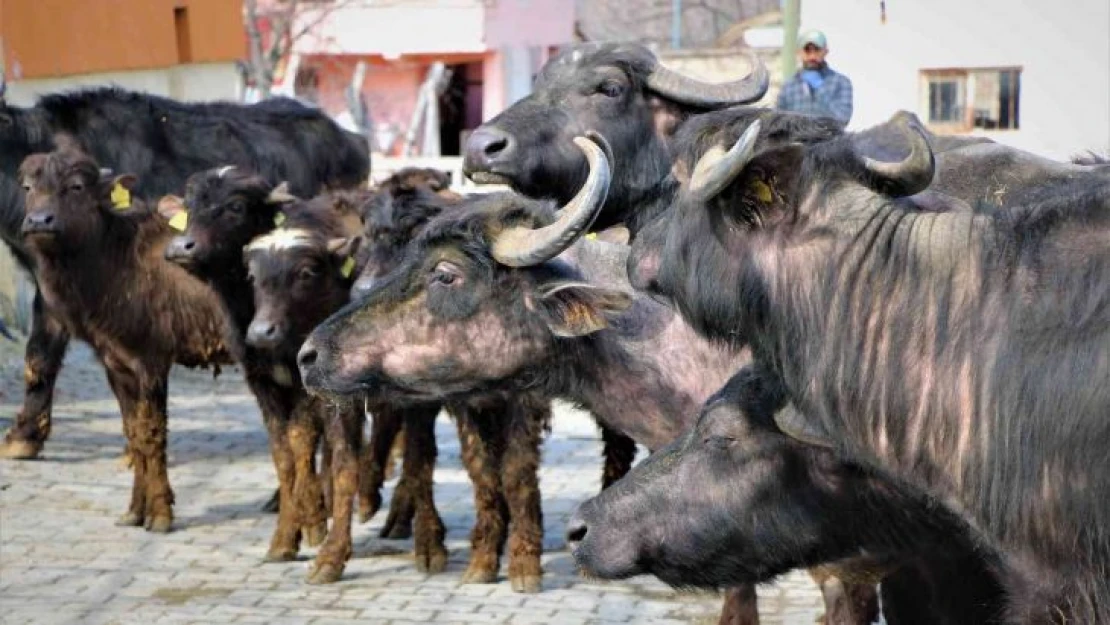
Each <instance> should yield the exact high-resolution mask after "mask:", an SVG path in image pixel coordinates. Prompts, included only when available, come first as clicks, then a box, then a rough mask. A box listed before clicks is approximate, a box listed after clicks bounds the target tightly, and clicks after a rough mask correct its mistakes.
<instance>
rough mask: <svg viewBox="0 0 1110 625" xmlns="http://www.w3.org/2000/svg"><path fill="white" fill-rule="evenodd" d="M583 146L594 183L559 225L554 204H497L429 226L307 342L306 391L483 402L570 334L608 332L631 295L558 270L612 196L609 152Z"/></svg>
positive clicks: (489, 200)
mask: <svg viewBox="0 0 1110 625" xmlns="http://www.w3.org/2000/svg"><path fill="white" fill-rule="evenodd" d="M578 145H579V146H580V148H581V149H582V150H583V151H584V152H585V153H586V154H587V158H588V160H589V162H590V164H591V173H590V175H589V176H588V177H587V181H586V183H585V184H584V185H583V187H582V189H580V191H579V193H578V194H577V195H576V196H575V197H574V198H573V199H572V200H571V201H570V202H569V203H568V204H567V205H566V206H564V207H563V208H562V209H561V210H560V211H559V212H558V213H557V216H556V217H555V218H554V219H553V220H552V219H551V216H550V212H549V208H548V205H547V204H545V203H542V202H536V201H531V200H526V199H524V198H521V197H519V196H516V195H514V194H496V195H490V196H485V197H480V198H474V199H472V200H470V201H468V202H466V203H465V204H463V205H460V206H458V207H456V208H454V209H452V210H451V211H449V212H447V213H445V214H444V215H442V216H440V217H439V218H437V219H435V220H432V221H431V222H430V223H428V225H427V226H426V227H424V228H423V230H422V231H421V232H420V234H419V235H418V236H417V238H416V239H415V240H414V241H413V242H412V243H411V244H410V245H409V247H408V249H407V252H406V257H405V260H404V262H403V263H402V265H401V266H400V267H399V268H398V269H397V270H396V271H394V272H392V273H391V274H390V275H389V276H388V277H386V278H385V279H384V280H382V281H381V283H380V284H378V285H377V286H375V287H374V289H373V290H372V291H371V292H370V293H369V294H368V295H367V296H365V297H364V298H362V299H360V300H358V301H356V302H353V303H352V304H350V305H348V306H347V307H345V308H344V309H343V310H341V311H339V312H338V313H336V314H335V315H334V316H332V317H331V318H330V319H328V320H327V321H326V322H324V323H323V324H322V325H320V326H319V327H318V328H317V329H316V330H315V331H314V332H313V333H312V335H311V336H310V337H309V339H308V340H307V341H306V342H305V345H304V347H303V348H302V350H301V353H300V356H299V364H300V367H301V371H302V374H303V376H304V380H305V384H306V386H308V387H309V388H310V389H313V390H316V391H323V392H331V393H355V392H361V391H368V390H369V391H374V392H377V393H382V392H389V391H396V392H395V393H394V394H395V395H398V396H399V398H400V397H403V396H408V397H415V398H427V397H437V398H439V397H445V396H448V395H451V394H456V393H464V392H471V391H474V390H477V389H478V388H480V387H481V386H482V385H483V384H485V383H487V382H493V381H495V380H502V379H505V378H508V377H512V376H513V375H514V374H515V373H517V372H521V371H523V370H526V369H529V368H530V367H533V366H534V365H535V364H536V363H537V362H539V361H540V360H542V355H543V353H544V350H546V349H549V348H550V345H551V343H552V342H553V341H555V340H556V339H557V338H558V337H560V336H577V335H580V334H586V333H590V332H593V331H595V330H597V329H599V328H601V327H604V326H605V323H606V321H605V315H606V314H607V313H608V312H611V311H613V310H618V309H621V308H622V307H623V306H627V305H628V299H629V298H628V296H627V295H626V294H625V293H623V292H613V291H609V290H606V289H600V288H595V287H593V286H591V285H587V284H583V283H581V281H579V280H575V279H573V277H571V276H568V275H567V272H566V271H565V270H561V268H560V266H559V265H558V263H547V262H546V261H548V260H549V259H551V258H553V257H555V256H557V255H558V254H559V253H560V252H562V251H563V250H564V249H566V248H567V247H568V246H569V245H570V244H571V243H572V242H573V241H574V240H575V239H576V238H577V236H578V235H579V234H581V232H582V231H584V230H585V229H586V228H588V227H589V225H590V223H591V222H592V221H593V219H594V216H595V214H596V211H597V209H598V207H599V206H600V205H601V203H602V202H603V201H604V198H605V193H606V189H607V187H608V182H609V165H608V159H607V158H606V155H605V150H604V148H603V147H602V146H600V145H599V144H597V143H595V142H593V141H591V140H587V139H584V138H580V139H578ZM518 268H524V269H518Z"/></svg>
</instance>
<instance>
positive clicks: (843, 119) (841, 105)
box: [778, 30, 852, 126]
mask: <svg viewBox="0 0 1110 625" xmlns="http://www.w3.org/2000/svg"><path fill="white" fill-rule="evenodd" d="M798 48H799V50H798V57H799V58H800V59H801V61H802V70H801V71H800V72H797V73H796V74H794V76H793V77H792V78H791V79H790V80H788V81H786V82H785V83H783V85H782V91H780V92H779V99H778V108H779V109H780V110H783V111H793V112H795V113H804V114H806V115H820V116H823V117H832V118H833V119H835V120H837V121H839V122H840V123H841V124H843V125H845V126H847V125H848V120H849V119H851V118H852V81H851V80H848V77H847V76H845V75H844V74H841V73H839V72H834V71H833V70H832V68H830V67H829V64H828V63H826V62H825V56H827V55H828V53H829V45H828V41H827V40H826V39H825V33H823V32H821V31H819V30H811V31H809V32H806V33H803V34H802V36H801V37H799V38H798Z"/></svg>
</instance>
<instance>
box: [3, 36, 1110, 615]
mask: <svg viewBox="0 0 1110 625" xmlns="http://www.w3.org/2000/svg"><path fill="white" fill-rule="evenodd" d="M752 67H753V69H752V71H751V73H750V74H749V75H748V76H746V77H744V78H742V79H739V80H736V81H733V82H730V83H722V84H709V83H704V82H700V81H698V80H695V79H692V78H690V77H688V76H685V75H683V74H680V73H677V72H675V71H673V70H670V69H667V68H666V67H663V66H662V65H661V64H659V62H658V61H657V59H656V57H655V56H654V55H653V53H652V52H650V51H649V50H648V49H647V48H644V47H642V46H639V45H631V44H584V45H580V46H576V47H573V48H571V49H569V50H567V51H565V52H563V53H561V54H559V55H558V56H556V57H554V58H553V59H552V60H551V61H550V62H549V63H547V65H546V66H545V67H544V68H543V69H542V70H541V71H540V73H539V74H538V75H537V77H536V82H535V85H534V88H533V91H532V93H531V94H530V95H528V96H527V97H525V98H524V99H522V100H520V101H519V102H517V103H515V104H513V105H512V106H510V107H509V108H508V109H506V110H505V111H504V112H502V113H501V114H500V115H498V116H496V117H495V118H493V119H491V120H490V121H488V122H486V123H485V124H483V125H482V126H481V127H479V128H478V129H477V130H475V131H474V132H473V133H472V134H471V135H470V137H469V139H468V141H467V142H466V146H465V158H464V169H465V171H466V173H467V175H468V176H469V177H471V178H472V179H473V180H475V181H477V182H485V183H498V184H503V185H507V186H509V187H511V189H512V190H511V191H505V192H496V193H485V194H474V195H469V196H464V195H460V194H458V193H455V192H454V191H452V190H451V188H450V180H449V179H448V178H447V177H445V176H444V175H443V173H442V172H438V171H434V170H428V169H406V170H402V171H400V172H397V173H396V174H394V175H393V176H392V177H390V178H389V179H387V180H384V181H381V182H379V183H378V184H376V185H374V186H371V187H369V188H367V187H366V185H365V181H366V180H367V178H368V174H369V155H368V151H367V148H366V144H365V142H364V141H363V140H362V138H361V137H358V136H355V135H352V134H350V133H346V132H344V131H342V130H341V129H340V128H339V127H338V126H336V125H335V123H333V122H332V121H331V120H329V119H328V118H327V117H326V116H325V115H323V114H322V113H321V112H319V111H318V110H317V109H314V108H310V107H307V106H304V105H302V104H300V103H298V102H295V101H292V100H287V99H282V98H277V99H273V100H268V101H264V102H262V103H259V104H255V105H237V104H225V103H212V104H185V103H178V102H174V101H171V100H167V99H163V98H158V97H154V96H150V95H144V94H137V93H131V92H127V91H124V90H120V89H114V88H113V89H107V88H105V89H89V90H83V91H76V92H71V93H65V94H56V95H49V96H45V97H42V98H41V99H40V100H39V102H38V103H37V104H36V105H34V106H32V107H29V108H21V107H15V106H10V105H8V104H6V103H3V102H2V101H0V168H2V171H0V237H2V238H3V240H4V242H5V243H6V244H7V245H8V246H9V247H10V248H11V249H12V251H13V253H14V255H15V257H16V259H17V261H18V262H19V264H21V265H22V266H23V267H24V268H26V269H27V270H28V272H30V274H31V275H33V277H34V280H35V283H36V286H37V294H36V297H35V300H34V311H33V313H34V316H33V323H32V331H31V336H30V339H29V341H28V345H27V353H26V366H25V369H24V378H25V395H24V398H23V404H22V406H21V409H20V410H19V412H18V413H17V414H16V416H15V420H14V423H13V424H12V426H11V428H10V430H9V431H8V432H7V433H6V434H5V436H4V439H3V442H2V444H0V456H2V457H5V458H9V459H23V458H34V457H37V456H38V455H40V454H41V452H42V450H43V447H44V445H45V443H46V442H47V439H48V437H49V434H50V430H51V407H52V397H53V391H54V384H55V380H56V378H57V375H58V371H59V368H60V366H61V362H62V359H63V356H64V354H65V351H66V346H67V344H68V342H69V340H70V339H71V338H77V339H80V340H81V341H83V342H86V343H88V344H89V345H90V346H91V347H92V348H93V351H94V352H95V354H96V356H97V359H98V360H99V362H100V363H101V364H102V365H103V367H104V369H105V372H106V374H107V378H108V382H109V385H110V387H111V389H112V392H113V393H114V395H115V396H116V398H117V400H118V402H119V406H120V412H121V416H122V420H123V431H124V434H125V437H126V447H125V449H124V452H125V455H126V458H127V460H128V462H129V463H130V465H131V469H132V471H133V473H134V482H133V488H132V494H131V499H130V502H129V503H128V504H127V508H126V510H125V512H124V513H123V515H122V517H121V518H120V519H119V522H118V524H119V525H125V526H140V527H143V528H145V529H146V530H147V531H151V532H167V531H170V530H171V529H172V528H173V526H174V516H173V506H174V493H173V489H172V487H171V485H170V480H169V475H168V472H167V459H166V442H167V433H168V428H167V411H166V405H167V394H168V393H169V392H170V389H169V371H170V368H171V366H172V365H174V364H181V365H186V366H190V367H210V368H212V369H213V371H214V372H215V374H217V375H218V374H219V372H220V368H221V366H228V365H231V364H236V365H238V366H239V367H240V368H241V370H242V371H243V374H244V376H245V378H246V382H247V385H248V387H249V389H250V391H251V393H252V394H253V395H254V397H255V398H256V400H257V402H258V405H259V408H260V412H261V414H262V420H263V424H264V425H265V429H266V432H267V435H268V437H269V443H270V451H271V454H272V457H273V462H274V469H275V472H276V474H277V484H278V487H277V491H276V494H275V495H274V499H273V502H272V504H273V506H272V507H273V509H274V511H276V512H277V521H276V524H275V528H274V532H273V535H272V538H271V541H270V545H269V550H268V551H267V554H266V556H265V557H266V559H267V560H268V561H288V560H292V559H294V558H296V557H297V555H298V551H299V550H300V547H301V545H302V543H304V544H306V545H309V546H319V550H318V552H317V555H316V556H315V559H314V561H313V563H312V567H311V568H310V570H309V573H308V577H307V582H308V583H313V584H324V583H333V582H336V581H338V580H340V579H341V578H342V576H343V573H344V569H345V567H346V564H347V561H348V559H349V558H350V557H351V551H352V545H351V528H352V522H353V518H354V517H355V514H356V512H357V514H358V519H359V520H360V521H366V520H368V519H369V518H370V517H371V516H373V515H374V514H375V513H376V512H378V510H379V509H380V508H382V507H383V506H382V503H383V502H382V500H381V494H380V491H381V488H382V484H383V481H384V479H385V475H386V465H387V463H388V461H389V459H390V458H391V457H392V455H393V448H394V446H395V445H403V447H404V451H403V460H402V461H401V466H400V474H401V478H400V481H399V482H398V487H397V488H396V489H395V490H394V492H393V499H392V501H391V502H390V503H389V506H388V514H389V516H388V519H387V521H386V523H385V526H384V528H383V530H382V535H383V536H386V537H407V536H410V535H411V536H412V537H413V538H414V546H415V547H414V550H415V560H416V565H417V568H418V569H420V570H422V571H425V572H429V573H436V572H439V571H442V570H443V568H444V566H445V564H446V561H447V551H446V549H445V546H444V525H443V522H442V520H441V519H440V516H439V514H438V512H437V510H436V507H435V501H434V498H433V490H432V475H433V470H434V467H435V459H436V441H435V436H434V430H433V426H434V421H435V419H436V415H437V414H439V413H440V411H441V410H446V411H447V413H448V414H449V415H450V416H451V417H452V419H453V420H454V422H455V424H456V426H457V428H458V433H459V438H460V443H461V449H462V456H463V462H464V465H465V466H466V469H467V472H468V474H469V476H470V478H471V480H472V482H473V485H474V499H475V522H474V528H473V531H472V533H471V544H472V548H471V552H470V562H469V565H468V567H467V569H466V572H465V573H464V574H463V578H462V581H463V582H464V583H490V582H493V581H495V580H496V579H497V577H498V572H499V568H500V559H501V556H502V551H503V550H505V549H506V547H507V553H506V558H507V562H508V579H509V581H510V583H511V586H512V588H513V590H515V591H517V592H537V591H539V590H540V589H541V586H542V575H543V571H542V568H541V566H540V555H541V552H542V544H543V543H542V538H543V537H542V527H543V525H542V512H541V501H540V491H539V481H538V478H537V471H538V467H539V462H540V447H541V443H542V440H543V436H544V432H545V431H546V430H547V429H548V428H549V426H550V419H551V415H552V413H551V401H552V400H554V399H561V400H565V401H569V402H571V403H573V404H575V405H577V406H580V407H581V408H583V409H584V410H586V411H587V412H588V413H590V414H591V415H592V416H593V418H594V419H595V420H596V422H597V424H598V426H599V428H600V430H601V435H602V440H603V442H604V457H603V462H602V464H603V468H602V480H601V481H602V490H601V492H600V493H599V494H598V495H596V496H595V497H593V498H592V499H590V500H588V501H586V502H583V503H582V504H581V505H580V506H579V507H578V509H577V510H576V511H575V512H574V514H573V516H572V518H571V520H570V522H569V525H568V527H567V533H566V539H567V545H568V548H569V549H570V551H571V553H572V555H573V557H574V561H575V563H576V565H577V566H578V568H579V569H580V570H581V571H582V572H583V573H584V574H586V575H589V576H592V577H595V578H602V579H623V578H628V577H631V576H634V575H640V574H650V575H654V576H656V577H658V578H659V579H661V580H663V581H664V582H666V583H668V584H671V585H674V586H677V587H697V588H709V589H718V590H721V591H723V592H724V594H725V601H724V608H723V610H722V613H721V622H722V623H730V624H734V625H739V624H743V625H752V624H755V623H758V622H759V616H758V612H757V610H756V596H755V592H754V587H755V585H757V584H761V583H764V582H768V581H771V580H773V579H775V578H776V577H777V576H779V575H782V574H784V573H786V572H788V571H791V570H793V569H799V568H804V569H807V570H808V571H809V573H810V575H811V577H812V578H813V580H814V583H816V584H817V585H818V586H819V588H820V591H821V593H822V596H823V597H824V600H825V616H824V621H825V622H826V623H829V624H837V625H863V624H866V623H871V622H873V621H875V620H876V619H877V618H879V615H880V612H881V614H882V617H883V618H884V619H885V621H886V622H887V623H890V624H891V625H898V624H917V623H921V624H942V625H944V624H963V623H966V624H973V623H1023V624H1041V623H1053V624H1064V623H1069V624H1070V623H1104V622H1110V164H1108V163H1107V162H1105V161H1104V160H1102V159H1100V158H1099V157H1097V156H1094V155H1089V156H1087V157H1084V158H1079V159H1076V160H1075V162H1058V161H1054V160H1050V159H1047V158H1042V157H1040V156H1037V155H1033V154H1030V153H1027V152H1023V151H1020V150H1016V149H1013V148H1009V147H1006V146H1004V145H1001V144H998V143H995V142H993V141H990V140H987V139H981V138H972V137H961V136H939V135H934V134H932V133H931V132H929V131H928V130H927V129H926V128H925V127H924V125H923V124H922V123H921V122H920V121H919V120H918V119H917V118H916V117H915V116H914V115H913V114H911V113H907V112H897V113H894V114H893V115H892V117H891V118H890V119H889V120H888V121H887V122H885V123H883V124H880V125H878V126H875V127H873V128H870V129H867V130H864V131H862V132H847V131H845V130H844V128H843V127H842V126H841V125H840V124H839V123H837V122H836V121H835V120H831V119H823V118H818V117H807V116H801V115H796V114H791V113H785V112H780V111H775V110H772V109H767V108H762V107H757V106H755V105H754V103H755V102H757V101H758V100H760V99H761V98H763V96H764V95H765V94H766V92H767V89H768V83H769V77H768V72H767V70H766V69H765V68H764V67H763V65H762V64H761V63H760V62H759V61H757V60H754V59H753V62H752ZM0 330H3V326H0ZM367 417H369V419H368V418H367ZM368 421H369V423H370V424H371V426H370V436H369V440H368V441H367V440H364V434H363V432H364V429H365V428H366V426H367V422H368ZM636 445H641V446H643V447H645V448H646V449H648V450H649V451H650V452H651V453H650V455H649V456H648V457H647V458H646V459H645V460H644V461H643V462H641V463H639V464H637V465H636V466H635V467H633V466H632V461H633V458H634V456H635V450H636ZM318 461H319V463H318ZM329 520H330V524H329Z"/></svg>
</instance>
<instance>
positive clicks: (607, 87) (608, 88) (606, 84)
mask: <svg viewBox="0 0 1110 625" xmlns="http://www.w3.org/2000/svg"><path fill="white" fill-rule="evenodd" d="M597 92H598V93H600V94H602V95H604V96H606V97H609V98H619V97H621V95H623V94H624V85H622V84H621V83H620V82H618V81H616V80H605V81H602V82H601V83H599V84H598V85H597Z"/></svg>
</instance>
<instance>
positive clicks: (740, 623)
mask: <svg viewBox="0 0 1110 625" xmlns="http://www.w3.org/2000/svg"><path fill="white" fill-rule="evenodd" d="M717 624H718V625H759V605H758V599H757V598H756V595H755V586H752V585H745V586H737V587H735V588H729V589H728V590H726V591H725V602H724V605H723V606H721V616H720V618H719V619H718V621H717Z"/></svg>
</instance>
